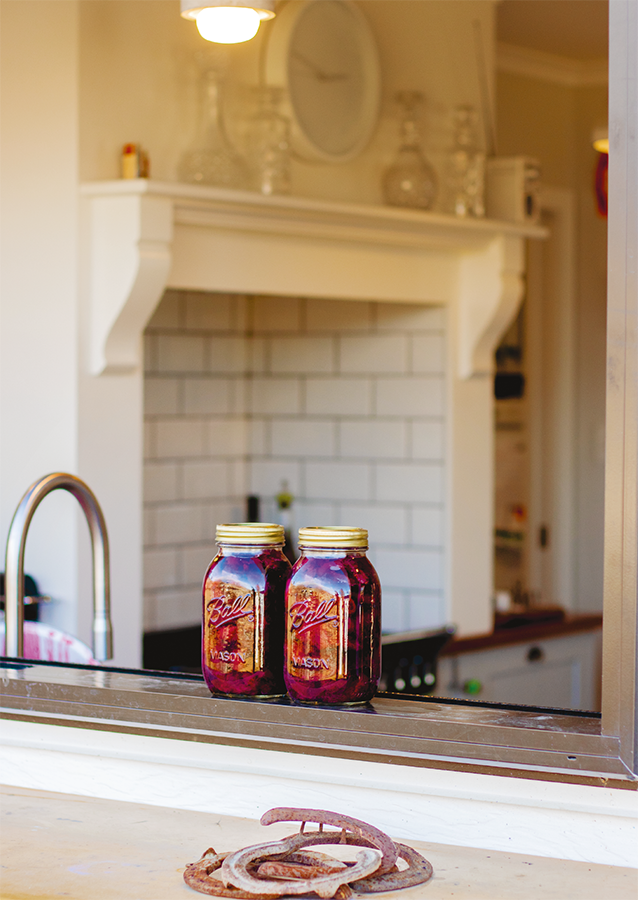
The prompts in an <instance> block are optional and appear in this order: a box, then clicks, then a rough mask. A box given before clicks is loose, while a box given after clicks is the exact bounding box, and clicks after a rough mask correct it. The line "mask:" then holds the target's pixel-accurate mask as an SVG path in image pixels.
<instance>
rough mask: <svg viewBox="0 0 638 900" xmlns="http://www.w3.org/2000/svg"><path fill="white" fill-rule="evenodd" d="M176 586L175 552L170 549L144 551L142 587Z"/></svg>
mask: <svg viewBox="0 0 638 900" xmlns="http://www.w3.org/2000/svg"><path fill="white" fill-rule="evenodd" d="M176 584H177V551H176V550H173V549H172V548H170V547H163V548H162V549H161V550H156V549H153V550H144V586H145V587H146V588H150V589H153V588H165V587H174V586H175V585H176Z"/></svg>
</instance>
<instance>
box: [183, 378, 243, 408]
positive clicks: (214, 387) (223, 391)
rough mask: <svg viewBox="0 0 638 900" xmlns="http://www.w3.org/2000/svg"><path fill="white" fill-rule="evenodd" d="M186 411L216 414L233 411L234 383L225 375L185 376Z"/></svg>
mask: <svg viewBox="0 0 638 900" xmlns="http://www.w3.org/2000/svg"><path fill="white" fill-rule="evenodd" d="M183 384H184V413H185V414H186V415H187V416H189V415H203V416H205V415H215V414H219V413H229V412H232V411H233V396H234V385H233V381H232V379H229V378H224V377H215V376H213V377H209V378H185V379H184V380H183Z"/></svg>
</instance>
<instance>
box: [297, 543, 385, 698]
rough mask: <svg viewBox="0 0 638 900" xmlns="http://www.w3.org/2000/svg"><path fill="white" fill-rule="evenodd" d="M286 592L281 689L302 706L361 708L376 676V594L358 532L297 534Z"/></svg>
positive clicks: (371, 569) (378, 590) (378, 670)
mask: <svg viewBox="0 0 638 900" xmlns="http://www.w3.org/2000/svg"><path fill="white" fill-rule="evenodd" d="M299 549H300V553H301V556H300V558H299V559H298V560H297V562H296V563H295V565H294V567H293V570H292V574H291V576H290V579H289V581H288V587H287V588H286V668H285V672H284V677H285V681H286V689H287V691H288V694H289V695H290V697H291V698H292V699H293V700H297V701H299V702H302V703H323V704H338V703H365V702H366V701H368V700H370V698H371V697H372V696H373V695H374V692H375V691H376V687H377V682H378V680H379V676H380V673H381V586H380V584H379V577H378V575H377V573H376V572H375V570H374V567H373V566H372V563H371V562H370V560H369V559H368V558H367V556H366V550H367V549H368V532H367V531H366V530H365V529H364V528H345V527H334V528H323V527H313V528H301V529H300V530H299Z"/></svg>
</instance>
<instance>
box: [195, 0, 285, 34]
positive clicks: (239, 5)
mask: <svg viewBox="0 0 638 900" xmlns="http://www.w3.org/2000/svg"><path fill="white" fill-rule="evenodd" d="M274 15H275V0H256V2H252V3H251V2H250V0H182V16H183V17H184V18H185V19H194V20H195V22H196V23H197V28H198V31H199V33H200V34H201V36H202V37H203V38H205V39H206V40H207V41H213V42H214V43H216V44H241V43H242V42H243V41H249V40H250V39H251V38H253V37H255V35H256V34H257V31H258V29H259V25H260V24H261V22H262V20H263V19H272V18H273V16H274Z"/></svg>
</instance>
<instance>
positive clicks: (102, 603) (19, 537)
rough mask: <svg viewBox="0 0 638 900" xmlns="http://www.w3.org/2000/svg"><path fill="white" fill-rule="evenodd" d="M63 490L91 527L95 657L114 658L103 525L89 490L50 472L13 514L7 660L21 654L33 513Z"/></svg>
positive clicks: (7, 591)
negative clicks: (49, 496) (26, 561)
mask: <svg viewBox="0 0 638 900" xmlns="http://www.w3.org/2000/svg"><path fill="white" fill-rule="evenodd" d="M58 489H62V490H64V491H68V492H69V493H70V494H73V496H74V497H75V498H76V500H77V501H78V503H79V504H80V506H81V507H82V510H83V512H84V515H85V516H86V520H87V522H88V525H89V530H90V532H91V550H92V554H93V656H94V657H95V658H96V659H99V660H105V659H112V657H113V630H112V626H111V617H110V613H111V588H110V578H109V539H108V535H107V532H106V522H105V521H104V515H103V513H102V510H101V509H100V504H99V503H98V502H97V499H96V497H95V494H94V493H93V491H92V490H91V489H90V487H88V485H86V484H85V483H84V482H83V481H81V480H80V479H79V478H76V476H75V475H69V474H67V473H66V472H53V473H52V474H51V475H45V476H44V478H40V479H39V480H38V481H36V482H35V483H34V484H32V485H31V487H30V488H29V489H28V490H27V492H26V494H25V495H24V497H23V498H22V500H21V501H20V503H19V505H18V508H17V509H16V511H15V514H14V516H13V520H12V522H11V527H10V529H9V537H8V538H7V553H6V559H5V569H4V591H5V615H6V629H7V630H6V643H5V653H6V655H7V656H13V657H16V656H23V655H24V548H25V545H26V541H27V532H28V531H29V525H30V524H31V519H32V518H33V514H34V513H35V511H36V509H37V508H38V506H39V505H40V503H41V501H42V500H43V499H44V498H45V497H46V496H47V494H50V493H51V491H55V490H58Z"/></svg>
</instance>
